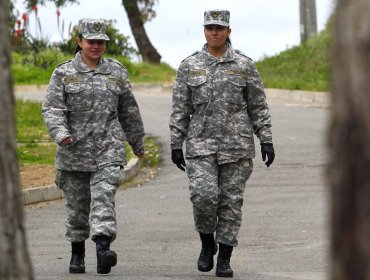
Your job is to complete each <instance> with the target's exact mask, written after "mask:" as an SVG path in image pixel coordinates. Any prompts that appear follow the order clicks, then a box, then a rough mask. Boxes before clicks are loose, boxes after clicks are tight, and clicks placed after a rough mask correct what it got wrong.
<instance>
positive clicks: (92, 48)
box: [78, 38, 107, 61]
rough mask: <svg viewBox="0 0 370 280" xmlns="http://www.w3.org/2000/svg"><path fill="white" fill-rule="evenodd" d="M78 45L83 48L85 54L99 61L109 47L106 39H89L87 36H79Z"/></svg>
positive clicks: (92, 59)
mask: <svg viewBox="0 0 370 280" xmlns="http://www.w3.org/2000/svg"><path fill="white" fill-rule="evenodd" d="M78 45H79V46H80V47H81V49H82V53H83V56H84V57H85V58H86V59H89V60H91V61H98V60H99V59H100V57H101V56H102V55H103V53H104V51H105V49H106V47H107V44H106V41H105V40H89V39H85V38H82V39H80V38H78Z"/></svg>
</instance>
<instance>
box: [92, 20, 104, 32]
mask: <svg viewBox="0 0 370 280" xmlns="http://www.w3.org/2000/svg"><path fill="white" fill-rule="evenodd" d="M102 26H103V25H102V24H101V23H100V22H97V23H95V24H94V30H95V31H96V32H99V31H100V29H101V28H102Z"/></svg>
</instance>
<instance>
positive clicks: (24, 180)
mask: <svg viewBox="0 0 370 280" xmlns="http://www.w3.org/2000/svg"><path fill="white" fill-rule="evenodd" d="M20 169H21V170H20V180H21V189H23V190H24V189H28V188H35V187H42V186H50V185H53V184H54V179H55V170H56V169H55V166H54V165H46V164H30V165H24V166H21V168H20Z"/></svg>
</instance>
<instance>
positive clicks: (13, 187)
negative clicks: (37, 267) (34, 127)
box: [0, 0, 33, 279]
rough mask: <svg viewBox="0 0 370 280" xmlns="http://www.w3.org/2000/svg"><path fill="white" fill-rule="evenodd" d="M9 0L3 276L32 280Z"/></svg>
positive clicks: (2, 109)
mask: <svg viewBox="0 0 370 280" xmlns="http://www.w3.org/2000/svg"><path fill="white" fill-rule="evenodd" d="M9 5H10V3H9V0H3V1H0V42H1V44H0V54H1V55H0V93H1V94H0V193H1V195H0V240H1V242H0V279H33V274H32V267H31V262H30V258H29V254H28V249H27V244H26V237H25V228H24V219H23V205H22V203H21V200H20V183H19V167H18V163H17V153H16V146H15V118H14V110H13V107H14V97H13V90H12V81H11V74H10V42H9V25H8V24H9V20H10V16H9Z"/></svg>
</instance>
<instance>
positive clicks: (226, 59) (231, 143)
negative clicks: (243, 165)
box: [170, 44, 272, 163]
mask: <svg viewBox="0 0 370 280" xmlns="http://www.w3.org/2000/svg"><path fill="white" fill-rule="evenodd" d="M170 131H171V149H181V148H182V145H183V142H184V141H185V144H186V157H188V158H189V157H197V156H201V155H209V154H217V158H218V162H219V163H225V162H232V161H236V160H238V159H240V158H243V157H247V158H253V157H254V156H255V147H254V139H253V133H254V134H256V135H257V137H258V138H259V140H260V142H261V143H272V135H271V119H270V115H269V108H268V105H267V103H266V96H265V92H264V88H263V84H262V82H261V79H260V76H259V73H258V71H257V69H256V67H255V65H254V63H253V61H252V60H251V59H250V58H249V57H247V56H246V55H244V54H243V53H241V52H240V51H238V50H234V49H233V48H232V47H231V45H230V44H228V46H227V50H226V52H225V54H224V55H223V56H222V57H221V58H219V59H216V58H215V57H213V56H212V55H211V54H210V53H209V52H208V50H207V44H205V45H204V46H203V49H202V50H201V51H198V52H196V53H194V54H193V55H191V56H189V57H187V58H186V59H185V60H183V61H182V62H181V64H180V66H179V69H178V71H177V75H176V81H175V84H174V87H173V96H172V114H171V117H170Z"/></svg>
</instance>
